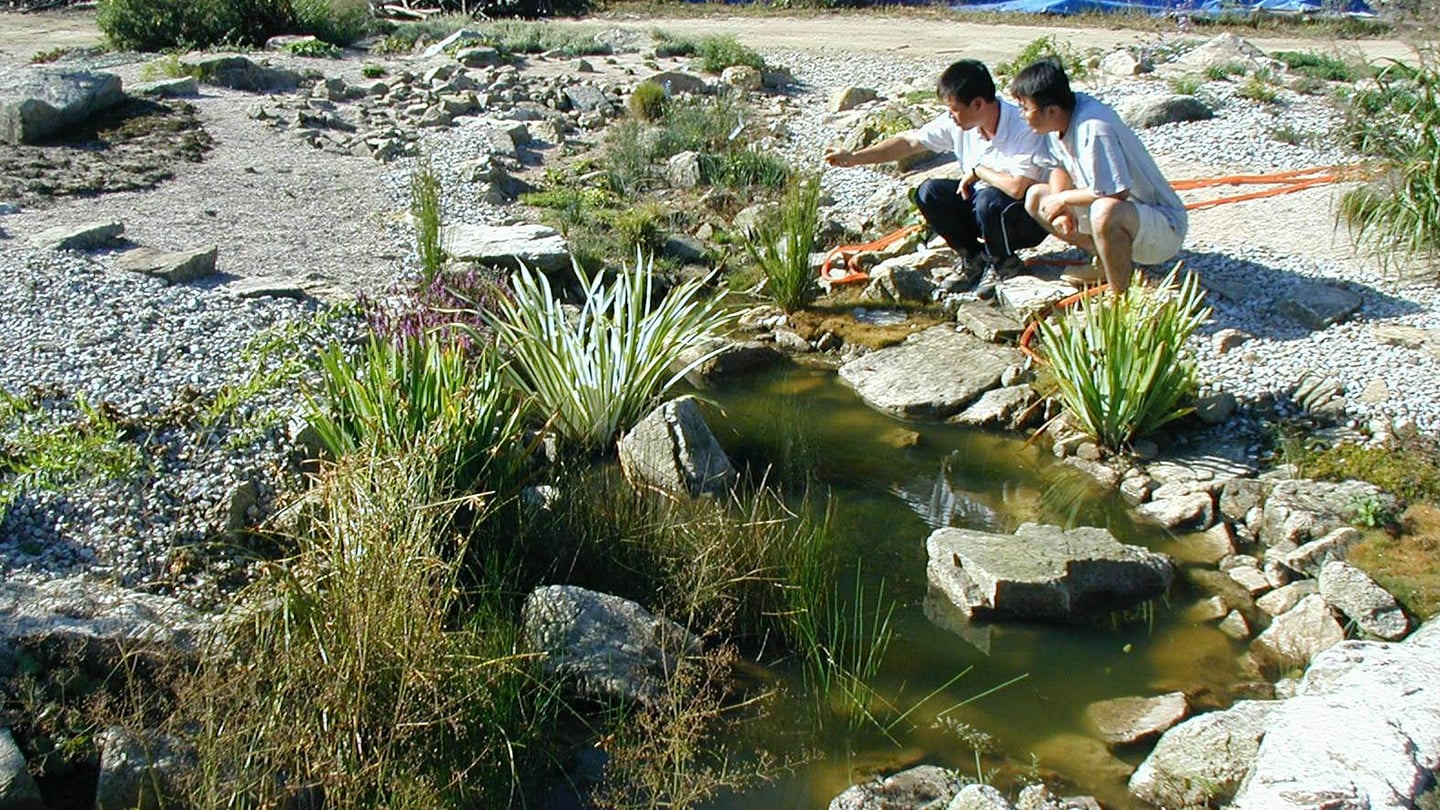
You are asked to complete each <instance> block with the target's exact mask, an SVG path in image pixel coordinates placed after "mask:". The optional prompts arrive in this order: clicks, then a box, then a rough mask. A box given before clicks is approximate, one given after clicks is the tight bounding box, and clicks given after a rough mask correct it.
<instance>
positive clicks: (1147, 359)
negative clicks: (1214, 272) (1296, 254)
mask: <svg viewBox="0 0 1440 810" xmlns="http://www.w3.org/2000/svg"><path fill="white" fill-rule="evenodd" d="M1177 271H1178V266H1177V268H1176V270H1172V271H1171V272H1170V274H1169V275H1168V276H1166V277H1165V279H1164V280H1163V281H1161V282H1160V283H1159V284H1157V285H1150V284H1146V283H1139V284H1133V285H1131V286H1130V288H1129V289H1127V290H1126V291H1125V292H1124V293H1122V294H1120V295H1110V294H1105V295H1098V296H1091V297H1089V298H1085V299H1082V301H1081V304H1080V306H1079V308H1078V312H1075V313H1071V314H1067V315H1066V316H1065V317H1061V318H1058V319H1053V320H1042V321H1040V346H1041V350H1042V356H1043V357H1044V358H1045V363H1046V365H1047V366H1048V367H1049V369H1050V371H1051V372H1052V373H1053V375H1054V380H1055V384H1056V386H1057V387H1058V389H1059V396H1060V400H1061V402H1062V403H1063V404H1064V406H1065V411H1066V413H1067V414H1068V415H1069V418H1070V423H1071V425H1072V426H1074V427H1075V428H1077V429H1078V430H1080V431H1082V432H1083V433H1085V434H1086V435H1088V436H1090V437H1091V438H1093V439H1095V440H1096V441H1097V442H1099V443H1100V444H1101V445H1103V446H1104V447H1106V448H1109V449H1110V450H1116V451H1118V450H1120V449H1121V448H1123V447H1125V446H1126V445H1127V444H1128V443H1129V442H1130V440H1131V439H1133V438H1138V437H1141V436H1145V435H1148V434H1150V433H1153V432H1155V431H1156V430H1158V429H1159V428H1161V427H1163V426H1164V425H1166V424H1168V423H1169V422H1171V421H1173V420H1175V419H1178V418H1180V417H1181V416H1184V415H1185V414H1187V413H1189V412H1190V408H1189V407H1188V406H1187V405H1186V404H1185V402H1186V401H1187V400H1188V399H1190V398H1191V397H1193V396H1194V393H1195V386H1196V382H1195V364H1194V360H1193V358H1192V356H1191V353H1190V350H1189V349H1188V348H1187V347H1186V340H1187V339H1188V338H1189V337H1190V335H1191V334H1193V333H1194V331H1195V330H1196V329H1197V328H1198V327H1199V326H1200V324H1202V323H1204V322H1205V321H1206V320H1207V319H1208V318H1209V317H1210V310H1209V309H1208V308H1206V307H1204V306H1202V302H1203V300H1204V295H1205V293H1204V290H1203V289H1202V288H1201V287H1200V281H1199V278H1198V277H1196V276H1195V275H1194V274H1189V275H1187V276H1186V277H1185V279H1184V281H1183V282H1181V283H1180V285H1179V286H1178V287H1177V286H1176V283H1175V282H1176V273H1177Z"/></svg>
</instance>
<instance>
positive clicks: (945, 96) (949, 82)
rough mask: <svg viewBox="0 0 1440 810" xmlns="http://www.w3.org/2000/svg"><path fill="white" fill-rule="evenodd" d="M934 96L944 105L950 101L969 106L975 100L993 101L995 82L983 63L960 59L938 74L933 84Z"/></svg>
mask: <svg viewBox="0 0 1440 810" xmlns="http://www.w3.org/2000/svg"><path fill="white" fill-rule="evenodd" d="M935 94H936V95H938V96H940V100H941V101H943V102H945V103H946V104H949V103H950V102H952V101H954V102H957V103H959V104H969V103H970V102H972V101H974V100H975V99H977V98H983V99H985V100H986V101H994V100H995V80H994V79H992V78H990V70H989V69H988V68H986V67H985V64H984V63H983V62H977V61H976V60H974V59H961V60H960V61H959V62H956V63H955V64H953V65H951V66H950V67H948V68H945V72H944V73H941V74H940V78H939V80H937V81H936V82H935Z"/></svg>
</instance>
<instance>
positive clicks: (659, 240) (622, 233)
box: [610, 202, 670, 255]
mask: <svg viewBox="0 0 1440 810" xmlns="http://www.w3.org/2000/svg"><path fill="white" fill-rule="evenodd" d="M669 216H670V215H669V212H667V211H666V210H665V209H664V208H662V207H661V206H660V205H659V204H658V203H653V202H652V203H642V204H640V205H635V206H631V207H629V208H623V209H621V210H619V211H616V212H615V213H614V214H612V215H611V216H610V227H611V228H612V229H614V232H615V235H616V236H617V237H618V238H619V240H620V244H621V245H622V246H623V247H624V248H625V249H626V250H627V251H629V252H632V253H633V252H636V251H638V252H641V253H646V254H652V255H653V254H655V253H657V252H659V250H660V248H661V247H663V246H664V244H665V236H666V233H667V230H668V229H667V221H668V220H669Z"/></svg>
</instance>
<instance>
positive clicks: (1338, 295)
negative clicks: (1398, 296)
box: [1278, 283, 1364, 330]
mask: <svg viewBox="0 0 1440 810" xmlns="http://www.w3.org/2000/svg"><path fill="white" fill-rule="evenodd" d="M1362 303H1364V302H1363V301H1362V299H1361V298H1360V296H1359V295H1357V294H1355V293H1354V292H1351V291H1350V290H1348V289H1346V288H1344V287H1338V286H1335V285H1333V284H1322V283H1308V284H1304V285H1301V286H1300V287H1299V288H1297V289H1296V290H1294V291H1293V292H1291V293H1290V295H1288V296H1286V297H1285V298H1282V299H1281V300H1280V303H1279V305H1278V309H1279V310H1280V313H1281V314H1282V315H1284V316H1286V317H1287V318H1290V319H1291V320H1293V321H1295V322H1296V323H1298V324H1300V325H1301V326H1304V327H1308V328H1310V329H1315V330H1320V329H1324V328H1325V327H1327V326H1330V325H1332V324H1337V323H1340V322H1342V321H1346V320H1349V319H1350V316H1352V315H1354V314H1355V313H1356V312H1359V311H1360V305H1361V304H1362Z"/></svg>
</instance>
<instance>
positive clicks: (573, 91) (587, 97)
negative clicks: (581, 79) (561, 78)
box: [565, 84, 614, 113]
mask: <svg viewBox="0 0 1440 810" xmlns="http://www.w3.org/2000/svg"><path fill="white" fill-rule="evenodd" d="M565 98H566V99H568V100H569V101H570V108H571V109H573V110H576V111H578V112H582V113H587V112H599V113H606V112H609V111H610V109H611V108H612V107H613V106H614V105H613V104H612V103H611V101H610V97H609V96H608V95H606V94H605V91H603V90H601V89H600V88H598V87H596V86H595V85H593V84H572V85H570V86H569V87H566V88H565Z"/></svg>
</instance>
